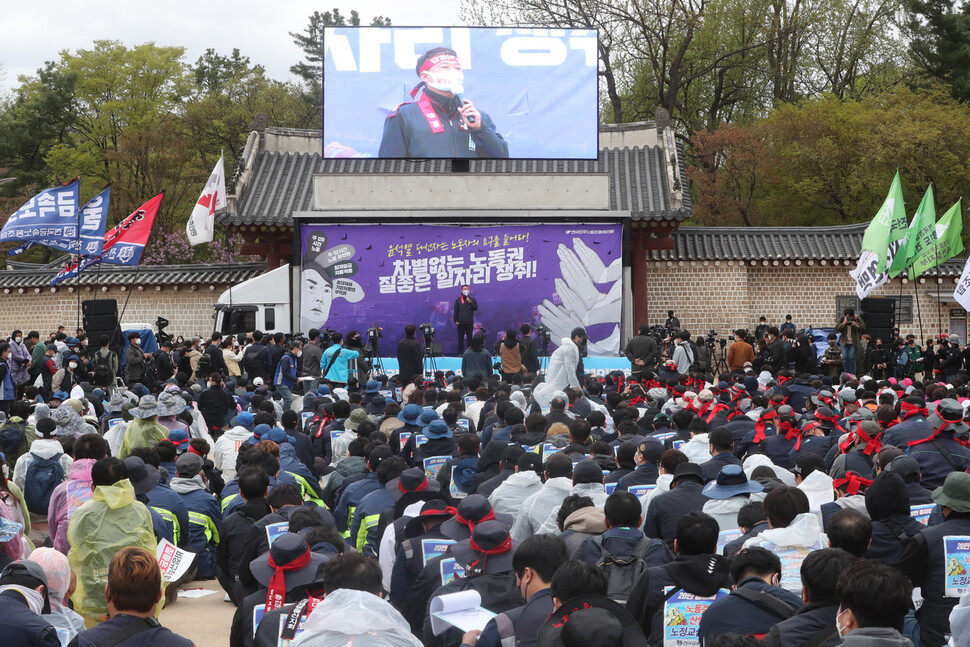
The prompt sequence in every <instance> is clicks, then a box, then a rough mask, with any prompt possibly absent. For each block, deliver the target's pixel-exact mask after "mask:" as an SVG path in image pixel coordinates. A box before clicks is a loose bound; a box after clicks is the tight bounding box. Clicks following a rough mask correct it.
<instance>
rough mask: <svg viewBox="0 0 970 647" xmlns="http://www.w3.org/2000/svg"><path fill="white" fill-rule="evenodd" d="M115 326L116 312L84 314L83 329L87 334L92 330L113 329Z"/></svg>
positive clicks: (116, 322)
mask: <svg viewBox="0 0 970 647" xmlns="http://www.w3.org/2000/svg"><path fill="white" fill-rule="evenodd" d="M117 326H118V315H117V313H115V314H103V315H85V316H84V329H85V330H86V331H88V334H89V335H90V334H91V331H92V330H114V329H115V328H116V327H117Z"/></svg>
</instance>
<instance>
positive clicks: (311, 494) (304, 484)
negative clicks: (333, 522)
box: [287, 472, 327, 509]
mask: <svg viewBox="0 0 970 647" xmlns="http://www.w3.org/2000/svg"><path fill="white" fill-rule="evenodd" d="M287 474H289V475H290V476H292V477H293V478H294V479H296V482H297V484H299V486H300V490H301V491H302V492H303V500H304V501H312V502H313V503H316V504H317V505H318V506H320V507H321V508H324V509H326V507H327V504H326V503H324V502H323V499H321V498H320V497H318V496H317V493H316V490H314V489H313V488H312V487H310V483H309V482H308V481H307V480H306V479H305V478H303V477H302V476H300V475H299V474H294V473H293V472H287Z"/></svg>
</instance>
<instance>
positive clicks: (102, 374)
mask: <svg viewBox="0 0 970 647" xmlns="http://www.w3.org/2000/svg"><path fill="white" fill-rule="evenodd" d="M94 383H95V384H97V385H98V386H110V385H111V351H108V354H107V355H104V354H102V352H101V351H98V352H97V354H96V355H95V356H94Z"/></svg>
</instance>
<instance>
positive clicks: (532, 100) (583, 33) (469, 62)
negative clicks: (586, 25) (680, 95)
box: [323, 27, 599, 159]
mask: <svg viewBox="0 0 970 647" xmlns="http://www.w3.org/2000/svg"><path fill="white" fill-rule="evenodd" d="M323 45H324V61H323V146H324V151H323V152H324V157H328V158H339V157H380V158H410V159H441V158H499V159H502V158H511V159H595V158H596V157H597V155H598V151H599V147H598V130H597V128H598V117H599V114H598V103H597V36H596V31H595V30H585V29H580V30H574V29H514V28H490V27H331V28H328V29H326V31H325V33H324V39H323Z"/></svg>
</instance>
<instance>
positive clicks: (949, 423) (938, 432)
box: [909, 413, 970, 447]
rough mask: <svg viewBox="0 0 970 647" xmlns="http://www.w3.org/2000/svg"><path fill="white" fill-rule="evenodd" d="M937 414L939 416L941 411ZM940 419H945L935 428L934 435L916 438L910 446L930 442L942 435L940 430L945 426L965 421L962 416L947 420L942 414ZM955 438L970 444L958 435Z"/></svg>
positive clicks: (968, 444) (963, 443) (964, 443)
mask: <svg viewBox="0 0 970 647" xmlns="http://www.w3.org/2000/svg"><path fill="white" fill-rule="evenodd" d="M936 415H937V416H939V415H940V414H939V413H937V414H936ZM940 420H942V421H943V424H941V425H940V426H939V427H937V428H936V429H935V430H934V431H933V435H932V436H930V437H929V438H923V439H921V440H914V441H912V442H911V443H909V446H910V447H912V446H913V445H919V444H920V443H928V442H930V441H931V440H933V439H934V438H936V437H937V436H939V435H940V432H942V431H943V429H944V428H945V427H946V426H947V425H953V424H957V423H960V422H963V418H962V417H961V418H957V419H956V420H946V419H944V418H943V417H942V416H940ZM954 440H956V441H957V442H958V443H960V444H961V445H967V446H970V443H968V441H964V440H960V439H958V438H956V437H954Z"/></svg>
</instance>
